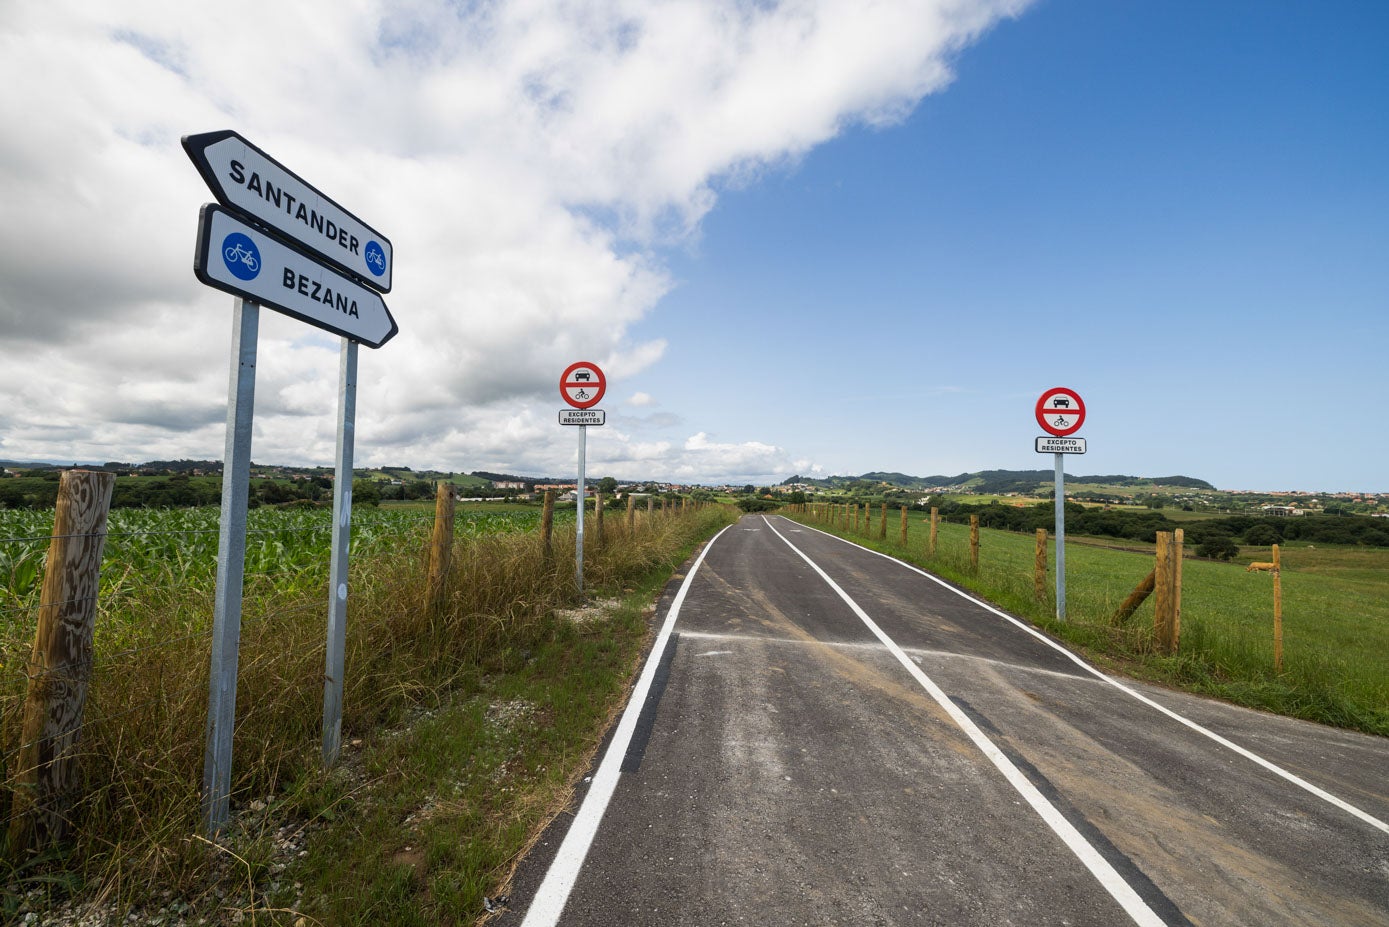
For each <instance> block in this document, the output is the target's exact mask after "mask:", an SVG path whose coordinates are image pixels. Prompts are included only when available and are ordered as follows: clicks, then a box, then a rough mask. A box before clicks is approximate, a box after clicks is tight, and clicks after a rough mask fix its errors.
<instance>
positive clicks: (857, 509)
mask: <svg viewBox="0 0 1389 927" xmlns="http://www.w3.org/2000/svg"><path fill="white" fill-rule="evenodd" d="M865 508H866V506H864V505H862V504H860V503H858V502H855V503H854V531H855V532H856V533H858V534H862V533H863V515H864V512H863V510H864V509H865Z"/></svg>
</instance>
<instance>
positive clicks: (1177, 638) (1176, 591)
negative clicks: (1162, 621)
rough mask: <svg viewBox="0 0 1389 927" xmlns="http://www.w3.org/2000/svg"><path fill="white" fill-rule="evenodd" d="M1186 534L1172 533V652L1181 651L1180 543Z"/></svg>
mask: <svg viewBox="0 0 1389 927" xmlns="http://www.w3.org/2000/svg"><path fill="white" fill-rule="evenodd" d="M1185 539H1186V532H1185V531H1183V530H1182V529H1181V528H1178V529H1177V530H1176V531H1173V532H1172V652H1173V653H1177V652H1178V651H1179V650H1181V649H1182V543H1183V541H1184V540H1185Z"/></svg>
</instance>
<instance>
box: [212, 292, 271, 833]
mask: <svg viewBox="0 0 1389 927" xmlns="http://www.w3.org/2000/svg"><path fill="white" fill-rule="evenodd" d="M259 330H260V307H259V306H257V305H256V304H255V303H253V302H249V301H248V300H245V299H238V300H236V308H235V309H234V310H233V312H232V345H231V375H230V383H228V385H227V444H226V452H225V456H224V457H223V463H222V518H221V530H220V532H219V534H218V539H217V593H216V600H215V603H214V605H213V611H212V671H211V678H210V679H209V682H208V705H207V748H206V751H205V753H204V756H203V795H202V810H203V826H204V829H205V830H206V831H207V832H208V834H209V835H215V834H216V833H217V832H218V831H219V830H221V829H222V827H223V825H225V824H226V822H227V818H228V817H229V811H230V808H229V802H230V800H231V763H232V729H233V728H234V727H235V726H236V669H237V663H238V650H239V648H240V646H241V591H242V584H243V582H244V580H245V574H246V501H247V496H248V495H249V494H250V485H251V417H252V409H253V408H254V406H255V401H256V340H257V335H258V333H259Z"/></svg>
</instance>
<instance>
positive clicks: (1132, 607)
mask: <svg viewBox="0 0 1389 927" xmlns="http://www.w3.org/2000/svg"><path fill="white" fill-rule="evenodd" d="M1156 587H1157V570H1149V571H1148V575H1147V576H1145V577H1143V581H1142V582H1140V583H1139V584H1138V585H1137V586H1135V587H1134V589H1133V592H1130V593H1129V596H1128V598H1126V599H1124V601H1123V603H1122V604H1121V605H1120V606H1119V610H1118V611H1117V612H1115V613H1114V615H1113V617H1111V618H1110V619H1109V621H1110V624H1114V625H1121V624H1123V623H1124V622H1125V621H1128V620H1129V619H1130V618H1132V617H1133V613H1134V612H1136V611H1138V606H1140V605H1142V604H1143V603H1144V602H1145V601H1146V600H1147V598H1148V596H1150V595H1152V594H1153V589H1154V588H1156Z"/></svg>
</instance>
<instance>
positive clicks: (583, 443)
mask: <svg viewBox="0 0 1389 927" xmlns="http://www.w3.org/2000/svg"><path fill="white" fill-rule="evenodd" d="M587 451H588V426H587V425H580V426H579V492H578V498H577V499H576V500H575V501H574V511H575V512H576V513H577V515H576V517H577V518H578V521H576V522H575V523H574V526H575V527H574V584H575V585H576V586H578V588H579V592H580V594H582V593H583V591H584V514H585V512H586V510H587V507H586V506H585V505H584V458H585V457H586V456H587Z"/></svg>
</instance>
